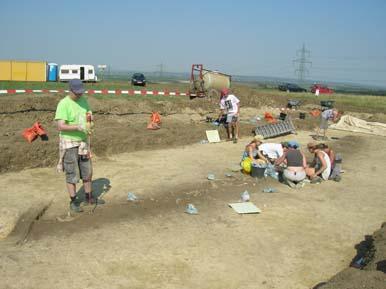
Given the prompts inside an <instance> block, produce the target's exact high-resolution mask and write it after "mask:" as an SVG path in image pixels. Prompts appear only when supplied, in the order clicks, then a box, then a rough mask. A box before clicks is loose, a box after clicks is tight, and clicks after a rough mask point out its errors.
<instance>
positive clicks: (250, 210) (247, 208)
mask: <svg viewBox="0 0 386 289" xmlns="http://www.w3.org/2000/svg"><path fill="white" fill-rule="evenodd" d="M228 205H229V207H231V208H232V209H233V210H235V211H236V213H238V214H258V213H261V210H260V209H259V208H258V207H256V206H255V205H254V204H253V203H251V202H244V203H230V204H228Z"/></svg>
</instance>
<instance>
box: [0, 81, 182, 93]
mask: <svg viewBox="0 0 386 289" xmlns="http://www.w3.org/2000/svg"><path fill="white" fill-rule="evenodd" d="M85 87H86V88H87V89H95V90H97V89H108V90H114V89H121V90H128V89H134V90H142V89H146V90H163V89H169V90H170V91H172V90H173V91H175V90H179V91H180V92H186V91H187V90H188V88H189V85H188V84H184V83H177V82H176V83H148V84H147V85H146V86H145V87H143V86H132V85H131V84H130V83H129V82H128V81H124V80H106V81H103V82H97V83H85ZM67 88H68V83H65V82H28V81H0V89H67Z"/></svg>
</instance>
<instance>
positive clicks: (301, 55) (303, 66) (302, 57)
mask: <svg viewBox="0 0 386 289" xmlns="http://www.w3.org/2000/svg"><path fill="white" fill-rule="evenodd" d="M310 54H311V51H309V50H307V49H306V46H305V45H304V43H303V46H302V49H299V50H298V51H296V55H297V56H298V58H296V59H295V60H294V61H293V62H294V63H296V64H298V67H297V68H296V69H295V74H296V75H297V76H298V79H299V81H300V82H303V81H304V78H305V76H306V75H309V74H310V72H309V70H308V68H307V66H311V65H312V62H311V61H309V60H308V58H309V57H310Z"/></svg>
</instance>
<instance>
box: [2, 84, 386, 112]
mask: <svg viewBox="0 0 386 289" xmlns="http://www.w3.org/2000/svg"><path fill="white" fill-rule="evenodd" d="M85 86H86V88H87V89H94V90H100V89H107V90H114V89H121V90H129V89H133V90H142V89H145V90H160V91H162V90H169V91H176V90H178V91H180V92H187V91H188V89H189V84H188V83H180V82H169V83H166V82H165V83H148V84H147V86H146V87H142V86H132V85H131V84H130V83H129V82H128V81H125V80H123V79H111V80H105V81H103V82H98V83H85ZM233 87H235V88H241V87H243V88H247V89H248V94H250V95H251V93H252V95H253V94H256V95H258V96H264V97H272V98H276V99H277V98H279V99H299V100H302V102H303V103H305V104H307V103H309V104H316V105H317V104H319V102H320V100H327V99H328V100H333V101H335V106H336V107H337V108H339V109H343V110H353V111H363V112H381V113H386V96H374V95H358V94H348V93H347V94H345V93H334V94H331V95H320V96H318V97H316V96H315V95H314V94H312V93H287V92H283V91H279V90H277V89H276V88H267V87H264V86H263V87H262V86H259V85H258V84H256V85H245V84H243V83H237V82H234V83H233ZM67 88H68V84H67V83H62V82H25V81H0V89H67ZM243 91H245V90H244V89H243ZM94 96H95V97H96V98H98V99H102V98H103V99H109V98H117V96H116V95H101V94H95V95H94ZM120 97H122V98H125V99H128V100H133V101H136V100H138V101H140V100H155V101H162V100H168V101H171V100H172V101H174V100H177V99H180V97H166V96H155V95H147V96H145V95H121V96H120Z"/></svg>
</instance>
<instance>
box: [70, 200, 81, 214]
mask: <svg viewBox="0 0 386 289" xmlns="http://www.w3.org/2000/svg"><path fill="white" fill-rule="evenodd" d="M70 210H71V211H73V212H75V213H81V212H83V209H82V208H81V207H80V205H79V203H78V202H71V203H70Z"/></svg>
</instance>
